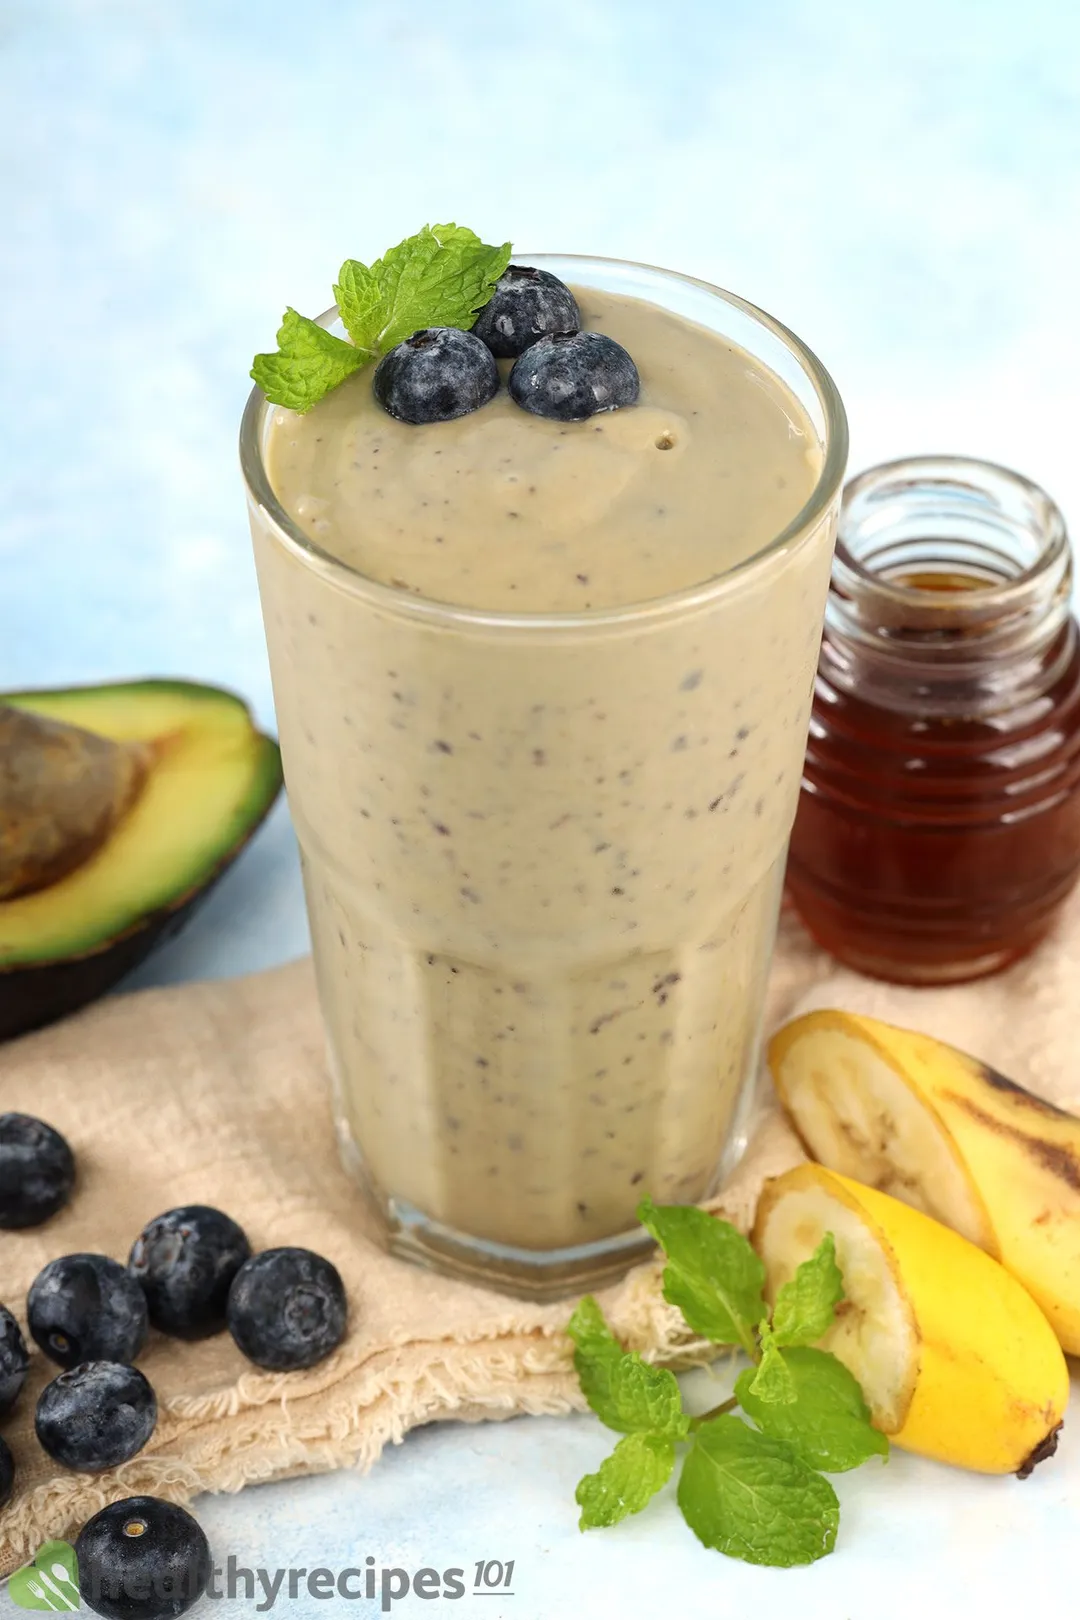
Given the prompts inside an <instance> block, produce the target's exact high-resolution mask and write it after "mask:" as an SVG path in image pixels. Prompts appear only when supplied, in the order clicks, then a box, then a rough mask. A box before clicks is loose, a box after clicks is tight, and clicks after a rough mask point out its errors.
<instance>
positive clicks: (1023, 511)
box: [826, 456, 1072, 656]
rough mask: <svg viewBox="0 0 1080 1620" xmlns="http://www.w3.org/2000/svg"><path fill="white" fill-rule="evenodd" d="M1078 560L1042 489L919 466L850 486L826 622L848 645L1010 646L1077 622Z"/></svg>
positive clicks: (926, 460)
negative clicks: (852, 641)
mask: <svg viewBox="0 0 1080 1620" xmlns="http://www.w3.org/2000/svg"><path fill="white" fill-rule="evenodd" d="M1071 593H1072V553H1071V548H1070V545H1069V538H1068V533H1067V531H1066V527H1065V520H1064V518H1063V517H1062V514H1061V511H1060V510H1059V508H1058V507H1057V505H1056V504H1055V502H1054V501H1052V500H1051V498H1050V496H1049V495H1047V494H1046V492H1045V490H1042V489H1040V488H1039V486H1038V485H1037V484H1033V483H1032V482H1031V481H1030V479H1027V478H1024V477H1022V476H1021V474H1019V473H1016V472H1013V471H1011V470H1010V469H1009V468H1006V467H999V466H997V465H995V464H994V463H992V462H985V461H976V460H973V459H970V458H967V457H963V456H920V457H912V458H909V459H905V460H901V461H892V462H887V463H885V464H884V465H882V466H878V467H871V468H870V469H869V470H868V471H867V472H864V473H861V474H860V475H859V476H858V477H856V478H853V479H852V480H851V481H850V482H849V483H848V484H847V486H846V488H845V490H844V495H843V501H842V505H841V512H840V522H839V529H838V534H837V545H836V554H835V560H834V564H833V577H832V589H831V591H830V597H829V606H828V609H827V613H826V619H827V623H831V625H832V626H833V628H835V629H836V630H838V631H839V632H840V633H841V634H843V635H846V636H854V637H857V638H858V639H864V640H867V639H868V640H872V641H875V642H876V643H877V644H878V645H879V647H880V646H881V644H882V643H888V642H889V641H897V642H903V643H904V644H906V645H908V646H910V645H911V644H913V643H914V644H922V645H923V646H932V645H934V644H935V643H937V644H948V643H953V644H955V643H957V642H958V641H961V640H962V641H965V642H968V643H970V642H972V641H973V640H978V641H979V642H980V645H981V651H982V654H983V655H984V656H985V654H986V652H987V651H988V650H990V644H991V643H992V644H994V645H995V646H999V647H1005V646H1007V645H1009V644H1013V643H1016V642H1017V641H1018V640H1019V641H1022V640H1023V639H1024V638H1025V637H1026V636H1030V635H1034V634H1037V635H1038V636H1039V638H1040V639H1042V638H1043V637H1048V636H1050V635H1053V634H1054V633H1055V632H1056V631H1057V630H1058V629H1060V627H1061V625H1062V624H1063V623H1064V621H1065V619H1066V617H1067V616H1068V613H1069V605H1070V598H1071Z"/></svg>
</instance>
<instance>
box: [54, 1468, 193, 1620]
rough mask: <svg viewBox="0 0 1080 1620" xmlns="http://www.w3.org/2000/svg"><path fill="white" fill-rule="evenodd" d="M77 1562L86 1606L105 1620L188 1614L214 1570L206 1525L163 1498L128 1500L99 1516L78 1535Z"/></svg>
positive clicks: (149, 1619) (142, 1619)
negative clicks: (104, 1617) (103, 1616)
mask: <svg viewBox="0 0 1080 1620" xmlns="http://www.w3.org/2000/svg"><path fill="white" fill-rule="evenodd" d="M75 1557H76V1559H77V1561H78V1565H79V1591H80V1593H81V1594H82V1597H83V1601H84V1602H86V1603H88V1604H89V1605H90V1607H91V1608H92V1609H93V1610H94V1611H95V1613H97V1614H102V1615H105V1616H106V1620H164V1617H165V1616H166V1615H169V1616H176V1615H180V1614H184V1613H185V1612H186V1611H187V1610H188V1609H190V1608H191V1605H192V1604H193V1603H196V1602H198V1600H199V1598H201V1597H202V1595H203V1593H204V1592H205V1591H206V1588H207V1585H208V1584H209V1581H210V1576H211V1574H212V1572H213V1559H212V1557H211V1554H210V1543H209V1542H208V1541H207V1539H206V1536H205V1534H204V1533H203V1529H202V1526H201V1525H200V1524H198V1523H197V1522H196V1520H195V1519H193V1518H192V1517H191V1514H190V1513H187V1512H186V1511H185V1510H184V1509H183V1508H182V1507H176V1506H175V1504H174V1503H172V1502H163V1501H161V1499H160V1497H157V1496H129V1497H127V1498H126V1499H125V1500H124V1501H122V1502H113V1503H111V1504H110V1505H109V1506H108V1507H107V1508H102V1510H101V1512H100V1513H95V1514H94V1517H93V1518H92V1519H90V1520H89V1522H88V1523H86V1524H84V1525H83V1527H82V1529H81V1530H80V1532H79V1538H78V1540H77V1541H76V1543H75Z"/></svg>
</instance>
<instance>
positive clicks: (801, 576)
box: [241, 256, 847, 1297]
mask: <svg viewBox="0 0 1080 1620" xmlns="http://www.w3.org/2000/svg"><path fill="white" fill-rule="evenodd" d="M529 262H531V263H534V264H537V265H539V266H541V267H543V268H545V269H549V270H551V271H553V272H554V273H555V274H556V275H558V276H560V277H562V278H563V279H564V280H565V281H568V282H570V283H571V284H573V285H575V286H577V287H581V288H585V289H587V288H590V287H592V288H597V289H601V290H607V291H611V292H619V293H626V294H629V295H632V296H634V297H637V298H641V299H645V300H649V301H651V302H653V303H655V304H659V305H661V306H663V307H664V308H666V309H668V310H671V311H673V312H675V313H676V314H679V315H682V316H684V317H685V318H686V319H688V320H691V321H694V322H697V323H698V324H699V325H702V326H705V327H707V328H709V329H711V330H712V331H714V332H718V333H720V334H722V335H723V336H724V337H725V338H726V339H728V340H730V341H731V342H732V343H734V344H737V345H739V346H740V347H741V348H742V349H743V350H744V351H747V352H748V353H749V354H750V355H751V356H752V357H753V359H754V360H755V361H756V362H757V364H758V365H760V366H763V367H765V368H767V369H769V370H771V371H772V372H773V373H774V374H775V375H776V376H777V377H779V379H780V380H781V382H782V383H783V384H784V385H785V386H786V388H787V389H788V390H789V391H790V393H791V394H792V395H794V397H795V399H796V400H797V401H798V403H799V405H800V406H801V408H802V411H803V412H804V413H805V416H806V417H807V418H808V419H809V422H810V423H811V425H812V429H813V432H814V434H815V435H816V436H817V439H818V441H819V446H820V473H819V476H818V480H817V484H816V487H815V488H814V490H813V493H812V495H811V497H810V499H809V500H808V501H807V502H806V504H805V506H804V507H803V509H802V510H801V511H800V512H799V513H798V515H797V516H796V517H795V518H794V520H793V521H792V522H791V523H790V524H789V525H788V527H787V528H786V529H784V531H783V532H782V533H780V534H777V535H776V536H775V537H774V538H773V539H772V540H771V542H770V543H769V544H767V545H766V546H765V547H764V548H763V549H762V550H760V551H759V552H758V553H757V554H756V555H754V556H751V557H750V558H749V559H748V560H746V561H745V562H743V563H741V564H740V565H739V566H738V567H735V568H733V569H732V570H731V571H730V572H728V573H726V574H724V575H722V576H721V577H719V578H715V579H712V580H710V581H708V582H707V583H704V584H701V585H700V586H697V587H695V588H694V589H692V590H685V591H681V592H679V593H678V594H677V595H673V596H668V597H665V598H663V599H662V600H657V601H651V602H647V603H643V604H641V605H640V606H633V607H619V608H616V609H611V610H598V611H590V612H580V613H553V614H531V615H529V614H515V613H504V612H490V611H478V610H477V611H474V610H472V609H469V608H466V607H458V606H447V605H444V604H441V603H439V602H435V601H429V600H425V599H423V598H421V597H418V596H416V595H413V594H411V593H408V592H406V591H401V590H396V589H394V588H393V587H391V586H387V585H384V584H380V583H377V582H375V581H373V580H371V579H368V578H365V577H364V576H362V575H361V574H360V573H358V572H356V571H355V570H353V569H350V568H349V567H348V566H346V565H344V564H343V563H341V562H340V561H338V560H336V559H335V558H333V557H332V556H330V555H329V554H327V553H325V552H323V551H321V550H320V548H319V546H318V545H317V544H316V543H315V542H314V541H313V540H312V539H311V537H310V536H308V535H306V534H305V533H304V532H303V531H302V529H301V528H300V527H299V526H298V525H297V524H296V523H295V522H294V521H293V520H292V519H291V518H290V516H289V515H288V513H287V512H286V511H285V510H284V509H283V508H282V506H281V504H280V502H279V501H278V500H277V498H276V497H275V495H274V492H273V490H272V488H271V486H270V482H269V479H268V477H267V473H266V468H265V462H264V450H265V447H266V443H267V438H268V435H269V432H270V429H271V427H272V420H273V413H274V407H272V406H268V405H267V403H266V401H265V399H264V398H263V396H262V394H261V393H259V392H258V391H257V390H256V391H255V392H254V393H253V394H252V397H251V400H250V402H249V404H248V407H247V411H246V413H245V416H244V423H243V429H242V436H241V455H242V464H243V470H244V476H245V479H246V483H247V489H248V497H249V505H250V515H251V528H252V535H253V538H254V545H255V557H256V564H257V568H258V575H259V586H260V592H261V596H262V605H263V615H264V619H265V625H266V636H267V642H268V645H269V651H270V663H271V670H272V675H273V684H274V695H275V701H276V706H277V715H278V723H279V727H280V733H281V745H282V751H283V757H284V762H285V776H286V784H287V789H288V795H289V803H290V807H291V811H292V816H293V821H294V824H295V827H296V831H297V836H298V838H299V842H300V847H301V851H302V857H303V866H304V881H305V889H306V895H307V903H308V911H309V916H310V921H311V932H312V940H313V946H314V954H315V966H316V973H317V978H318V986H319V996H320V1001H321V1005H322V1012H323V1017H324V1020H325V1024H326V1031H327V1037H328V1045H329V1057H330V1066H331V1070H332V1074H333V1082H334V1087H335V1093H336V1099H337V1102H336V1106H337V1114H338V1121H339V1126H340V1132H341V1137H342V1141H343V1143H344V1145H345V1149H346V1153H347V1157H348V1159H349V1161H350V1162H351V1163H352V1165H353V1166H354V1167H355V1170H356V1173H357V1174H358V1176H359V1177H360V1178H361V1179H362V1182H363V1184H364V1186H365V1187H366V1189H367V1191H368V1193H369V1195H370V1197H371V1199H372V1200H373V1202H374V1204H375V1206H376V1207H377V1209H378V1210H379V1212H380V1215H381V1219H382V1221H383V1222H384V1224H385V1228H386V1231H387V1234H388V1238H389V1242H390V1244H391V1246H392V1247H393V1248H394V1249H395V1250H397V1251H399V1252H401V1253H402V1254H406V1255H409V1256H411V1257H413V1258H415V1259H419V1260H422V1261H424V1262H426V1263H428V1264H430V1265H433V1266H435V1267H437V1268H438V1269H440V1270H443V1271H447V1272H451V1273H454V1274H457V1275H467V1276H470V1277H472V1278H474V1279H476V1280H480V1281H483V1282H487V1283H490V1284H492V1285H494V1286H497V1287H503V1288H507V1289H509V1290H511V1291H513V1292H517V1293H520V1294H524V1295H528V1296H531V1297H553V1296H556V1295H558V1294H560V1293H565V1292H568V1291H571V1290H573V1289H576V1288H578V1287H582V1286H586V1285H588V1286H591V1285H592V1284H594V1283H595V1282H596V1281H598V1280H600V1279H602V1278H603V1277H605V1276H610V1275H612V1274H613V1273H615V1272H617V1271H619V1270H622V1269H625V1267H626V1266H627V1265H628V1264H629V1263H630V1262H631V1261H633V1260H634V1259H636V1258H637V1257H638V1256H639V1255H640V1254H641V1253H642V1252H644V1249H645V1248H646V1247H647V1240H646V1239H645V1237H644V1234H643V1233H642V1231H641V1229H640V1227H638V1226H637V1224H636V1222H635V1215H634V1212H635V1208H636V1206H637V1204H638V1202H639V1200H640V1199H641V1197H642V1196H643V1195H644V1194H646V1193H648V1194H650V1195H651V1196H652V1197H653V1198H654V1199H655V1200H656V1201H658V1202H663V1201H666V1202H673V1201H690V1200H696V1199H700V1198H702V1197H704V1196H706V1195H708V1194H709V1193H710V1192H711V1191H712V1190H713V1189H714V1188H716V1186H717V1185H718V1184H719V1182H720V1181H721V1179H722V1178H723V1177H724V1175H725V1174H726V1173H727V1172H728V1171H729V1170H730V1168H731V1166H732V1165H733V1164H734V1162H735V1161H736V1160H737V1158H738V1156H739V1154H740V1152H741V1151H742V1148H743V1145H744V1137H745V1122H746V1114H747V1108H748V1103H749V1099H750V1094H751V1089H752V1082H753V1076H754V1073H755V1069H756V1063H757V1052H758V1043H759V1034H760V1023H761V1016H762V1005H763V995H764V987H765V977H766V972H767V969H768V963H769V956H770V951H771V948H772V943H773V937H774V931H775V925H776V918H777V911H778V906H779V896H780V885H781V878H782V873H783V866H784V857H785V851H786V846H787V839H788V834H789V831H790V828H791V824H792V820H793V817H794V814H795V807H796V802H797V799H798V793H799V783H800V775H801V767H802V760H803V752H804V747H805V743H806V732H807V724H808V717H809V708H810V699H811V692H812V688H813V681H814V672H815V668H816V663H817V655H818V644H819V639H820V633H821V623H822V615H823V609H824V602H825V596H826V591H827V588H828V581H829V568H830V561H831V556H832V546H833V535H834V527H835V519H836V508H837V501H838V495H839V491H840V485H841V480H842V477H843V471H844V464H845V459H846V452H847V432H846V423H845V419H844V412H843V407H842V405H841V403H840V399H839V397H838V395H837V393H836V390H835V387H834V386H833V384H832V382H831V380H830V378H829V376H828V374H827V373H826V372H825V371H824V370H823V368H822V366H821V365H820V364H819V362H818V361H817V360H816V359H815V358H814V356H813V355H812V354H811V353H810V352H809V351H808V350H807V349H806V348H805V347H804V346H803V345H802V344H801V343H800V342H799V341H798V339H797V338H795V337H794V336H793V335H792V334H791V333H790V332H788V331H787V330H786V329H785V328H784V327H782V326H780V325H779V324H778V323H777V322H775V321H773V320H772V319H770V317H768V316H767V315H764V314H763V313H762V312H761V311H759V310H757V309H755V308H753V306H751V305H749V304H746V303H744V302H743V301H741V300H740V299H737V298H735V297H732V296H731V295H729V294H727V293H723V292H721V291H719V290H718V289H716V288H714V287H710V286H707V285H705V284H703V283H701V282H697V281H692V280H689V279H687V278H685V277H682V276H678V275H675V274H672V273H669V272H665V271H659V270H654V269H651V268H647V267H645V266H640V265H633V264H623V263H616V262H608V261H603V260H597V259H587V258H556V257H546V256H545V257H543V258H537V259H533V260H531V261H529ZM325 319H326V321H327V323H328V324H329V323H330V322H332V320H333V312H331V314H330V315H329V316H327V317H326V318H325ZM338 330H340V328H338ZM417 431H421V430H417ZM538 762H542V764H543V767H544V768H543V769H542V770H538V769H536V768H535V767H536V765H537V763H538ZM432 804H437V806H438V811H437V815H438V820H439V825H440V826H441V825H445V826H446V828H447V829H452V832H453V839H452V850H451V849H450V848H449V847H448V844H449V841H448V839H441V838H437V837H433V836H432V834H431V828H432V821H431V816H432V811H431V806H432Z"/></svg>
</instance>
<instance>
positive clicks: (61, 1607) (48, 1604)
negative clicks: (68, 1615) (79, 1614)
mask: <svg viewBox="0 0 1080 1620" xmlns="http://www.w3.org/2000/svg"><path fill="white" fill-rule="evenodd" d="M8 1591H9V1592H10V1594H11V1601H12V1602H13V1603H16V1604H18V1606H19V1608H20V1609H46V1610H51V1611H52V1612H53V1613H54V1614H62V1613H65V1612H67V1611H70V1610H72V1609H77V1608H79V1606H80V1605H79V1565H78V1560H77V1559H76V1557H75V1549H74V1547H73V1546H72V1545H71V1543H70V1541H47V1542H46V1543H45V1545H44V1546H43V1547H39V1549H38V1551H37V1554H36V1556H35V1558H34V1562H33V1563H32V1564H24V1565H23V1567H22V1569H17V1570H16V1571H15V1573H14V1575H12V1577H11V1579H10V1581H9V1582H8Z"/></svg>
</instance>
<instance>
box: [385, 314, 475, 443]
mask: <svg viewBox="0 0 1080 1620" xmlns="http://www.w3.org/2000/svg"><path fill="white" fill-rule="evenodd" d="M372 391H373V392H374V395H375V398H376V399H377V400H378V402H379V404H380V405H381V406H382V407H383V409H384V410H386V411H389V413H390V415H391V416H396V417H397V419H398V421H399V422H413V423H416V424H420V423H426V422H450V421H452V420H453V419H454V417H456V416H467V415H468V414H469V412H470V411H476V410H479V408H480V406H481V405H486V404H487V402H488V400H490V399H494V397H495V395H496V394H497V393H498V391H499V370H498V367H497V366H496V364H495V357H494V356H493V354H492V353H491V350H490V349H489V348H488V347H487V345H486V344H485V343H481V341H480V339H479V338H478V337H474V336H473V334H472V333H471V332H462V331H460V330H459V329H458V328H457V327H454V326H424V327H421V329H420V330H419V331H418V332H414V333H413V335H412V337H407V338H406V339H405V341H404V342H403V343H399V344H398V345H397V347H396V348H395V349H391V350H390V353H389V354H387V355H384V356H383V358H382V359H381V360H380V361H379V364H378V365H377V366H376V367H375V378H374V381H373V383H372Z"/></svg>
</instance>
